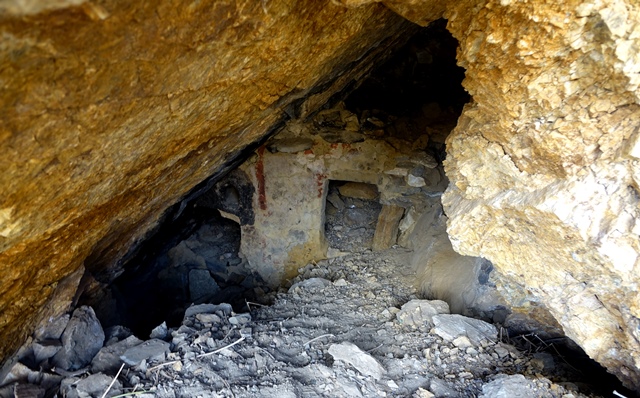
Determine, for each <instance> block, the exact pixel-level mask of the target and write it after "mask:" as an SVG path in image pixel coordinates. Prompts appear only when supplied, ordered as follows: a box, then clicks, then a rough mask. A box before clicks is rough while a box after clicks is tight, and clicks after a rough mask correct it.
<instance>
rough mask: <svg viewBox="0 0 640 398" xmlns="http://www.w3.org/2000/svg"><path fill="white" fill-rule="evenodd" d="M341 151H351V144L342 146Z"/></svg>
mask: <svg viewBox="0 0 640 398" xmlns="http://www.w3.org/2000/svg"><path fill="white" fill-rule="evenodd" d="M342 149H345V150H349V149H351V144H342Z"/></svg>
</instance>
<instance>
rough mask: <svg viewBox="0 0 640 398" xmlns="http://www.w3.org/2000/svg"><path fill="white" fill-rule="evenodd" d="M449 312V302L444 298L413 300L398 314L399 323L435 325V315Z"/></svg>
mask: <svg viewBox="0 0 640 398" xmlns="http://www.w3.org/2000/svg"><path fill="white" fill-rule="evenodd" d="M440 314H449V304H447V303H446V302H444V301H442V300H411V301H409V302H407V303H406V304H404V305H403V306H402V308H400V311H399V312H398V313H397V314H396V319H397V320H398V323H400V324H402V325H405V326H416V327H418V326H429V327H433V325H434V324H433V317H434V316H435V315H440Z"/></svg>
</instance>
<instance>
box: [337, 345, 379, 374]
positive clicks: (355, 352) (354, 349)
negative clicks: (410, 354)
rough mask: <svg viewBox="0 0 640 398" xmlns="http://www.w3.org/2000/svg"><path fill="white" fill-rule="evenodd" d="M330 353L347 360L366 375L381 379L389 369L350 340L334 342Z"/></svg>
mask: <svg viewBox="0 0 640 398" xmlns="http://www.w3.org/2000/svg"><path fill="white" fill-rule="evenodd" d="M329 354H331V356H332V357H333V358H334V359H335V360H336V361H342V362H345V363H347V364H349V365H351V366H353V367H354V368H356V369H357V370H358V372H360V373H362V374H363V375H366V376H371V377H373V378H374V379H376V380H379V379H380V378H381V377H382V375H384V374H385V373H386V372H387V371H386V369H385V368H383V367H382V365H380V364H379V363H378V361H376V360H375V359H374V358H373V357H372V356H371V355H369V354H367V353H366V352H364V351H362V350H361V349H360V348H359V347H358V346H357V345H355V344H353V343H349V342H344V343H340V344H332V345H331V346H330V347H329Z"/></svg>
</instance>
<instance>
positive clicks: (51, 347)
mask: <svg viewBox="0 0 640 398" xmlns="http://www.w3.org/2000/svg"><path fill="white" fill-rule="evenodd" d="M31 348H33V356H34V358H35V360H36V363H37V364H40V363H42V362H44V361H46V360H47V359H49V358H52V357H53V356H54V355H56V354H57V353H58V351H60V349H61V348H62V344H61V343H60V340H44V341H36V342H34V343H33V345H32V346H31Z"/></svg>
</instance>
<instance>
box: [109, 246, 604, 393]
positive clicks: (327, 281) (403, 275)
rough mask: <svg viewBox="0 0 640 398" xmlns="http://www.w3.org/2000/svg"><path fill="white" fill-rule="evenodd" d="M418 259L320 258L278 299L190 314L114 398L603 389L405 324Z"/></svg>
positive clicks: (549, 366) (562, 370) (540, 361)
mask: <svg viewBox="0 0 640 398" xmlns="http://www.w3.org/2000/svg"><path fill="white" fill-rule="evenodd" d="M409 256H410V252H409V251H407V250H406V249H402V248H393V249H390V250H387V251H385V252H379V253H374V252H371V251H368V250H367V251H364V252H361V253H352V254H349V255H346V256H343V257H337V258H333V259H329V260H323V261H321V262H319V263H317V264H309V265H307V266H306V267H304V268H302V269H300V271H301V272H300V276H299V277H297V278H296V279H295V280H294V281H292V282H293V286H292V287H291V288H289V289H288V291H287V290H285V289H281V291H280V292H279V293H277V297H275V300H274V303H273V305H271V306H263V305H258V304H252V303H249V306H250V308H251V312H250V314H246V315H236V314H233V313H230V309H228V310H227V311H224V310H219V311H217V312H215V313H214V314H194V315H190V316H186V317H185V319H184V321H183V324H182V326H181V327H180V328H179V329H177V330H173V331H172V330H170V331H169V332H170V336H169V340H171V341H172V344H171V352H170V353H169V354H168V355H167V356H166V358H165V359H164V360H162V361H155V362H154V361H150V362H149V363H146V361H143V362H142V363H141V364H140V365H138V366H134V367H131V368H125V369H124V370H123V372H122V373H121V374H120V376H119V380H120V381H121V382H122V384H123V390H120V391H113V392H110V394H108V395H111V394H115V393H116V392H117V393H127V392H129V393H135V394H136V396H139V397H151V396H154V397H167V398H173V397H199V396H200V397H236V398H239V397H408V396H409V397H410V396H414V397H432V396H436V397H479V396H480V397H481V396H486V397H489V396H496V395H495V394H498V393H499V392H500V391H502V392H503V393H504V392H506V393H508V394H521V393H522V391H526V392H527V393H526V395H520V396H529V397H563V398H571V397H585V396H591V397H595V396H598V395H593V394H591V393H590V391H589V389H588V387H586V386H585V385H582V384H581V383H580V382H579V381H578V380H577V379H576V377H579V375H577V374H576V373H574V371H573V370H572V369H571V368H570V367H569V366H568V365H566V364H564V363H563V362H562V360H561V359H560V358H558V357H552V356H551V355H549V354H548V353H537V354H533V353H524V352H520V351H518V350H517V349H515V348H514V347H513V346H509V345H507V344H504V343H501V342H499V341H495V340H493V341H491V340H485V341H483V342H482V343H481V344H479V345H472V346H467V347H466V348H465V347H456V345H455V344H453V342H451V341H445V340H443V338H441V337H440V336H438V335H436V334H433V333H431V332H430V327H429V326H428V325H426V326H423V327H416V326H408V325H403V324H401V323H399V322H398V320H397V318H396V313H397V312H398V311H399V309H400V308H401V307H402V305H403V304H405V303H407V302H408V301H410V300H412V299H416V296H415V294H416V292H415V289H414V288H413V287H412V281H413V278H414V273H413V271H412V270H411V269H410V267H409V266H408V264H409ZM195 312H197V311H195ZM248 315H250V316H248ZM340 343H353V344H355V345H356V346H357V347H359V349H361V350H362V352H363V353H364V355H365V356H367V357H370V358H374V359H375V360H376V361H377V362H378V363H379V364H380V365H381V366H382V368H383V370H382V373H381V374H377V375H376V374H373V373H375V372H373V373H372V372H368V371H367V370H366V369H363V367H362V364H360V365H358V364H357V363H356V364H355V365H354V364H350V363H348V362H345V361H344V360H335V359H334V355H331V354H330V353H329V351H330V347H332V346H333V347H334V348H333V349H334V350H336V349H340V347H342V346H339V345H338V344H340ZM225 347H227V348H225ZM334 354H335V351H334ZM505 375H523V376H524V377H522V376H510V377H507V376H505ZM551 380H553V381H551ZM483 388H484V389H485V392H484V393H483ZM492 388H493V389H492ZM496 388H497V390H496ZM500 388H503V390H500ZM504 388H511V390H504ZM513 388H516V390H513ZM517 388H520V390H518V389H517ZM522 389H524V390H522ZM585 394H586V395H585ZM500 396H502V395H500ZM504 396H518V395H504Z"/></svg>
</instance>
